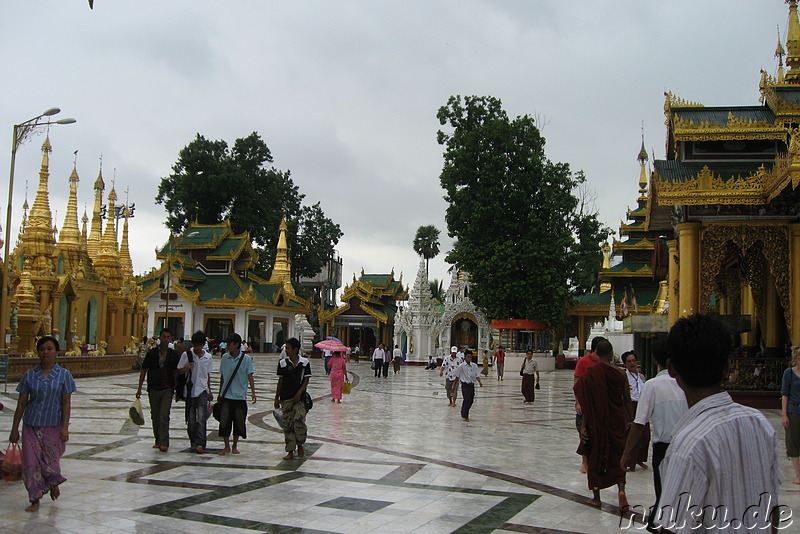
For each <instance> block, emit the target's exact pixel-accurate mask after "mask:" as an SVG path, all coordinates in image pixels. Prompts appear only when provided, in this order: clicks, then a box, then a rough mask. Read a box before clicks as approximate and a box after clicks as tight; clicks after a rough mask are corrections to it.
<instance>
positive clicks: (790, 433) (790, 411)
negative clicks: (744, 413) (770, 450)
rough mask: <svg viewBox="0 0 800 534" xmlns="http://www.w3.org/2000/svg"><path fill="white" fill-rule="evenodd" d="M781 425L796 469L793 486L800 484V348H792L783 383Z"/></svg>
mask: <svg viewBox="0 0 800 534" xmlns="http://www.w3.org/2000/svg"><path fill="white" fill-rule="evenodd" d="M781 424H782V425H783V428H784V429H785V430H786V456H788V457H789V459H790V460H791V461H792V467H793V468H794V480H793V481H792V483H793V484H800V347H798V346H795V347H792V366H791V367H789V368H788V369H786V370H785V371H784V372H783V380H782V381H781Z"/></svg>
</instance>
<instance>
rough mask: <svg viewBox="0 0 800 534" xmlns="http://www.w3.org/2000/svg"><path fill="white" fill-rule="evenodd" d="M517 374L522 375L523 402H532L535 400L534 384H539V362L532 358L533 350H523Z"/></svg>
mask: <svg viewBox="0 0 800 534" xmlns="http://www.w3.org/2000/svg"><path fill="white" fill-rule="evenodd" d="M519 374H520V375H522V396H523V397H525V404H530V403H533V401H534V400H536V386H538V385H539V363H538V362H537V361H536V360H534V359H533V351H532V350H530V349H528V350H527V351H526V352H525V359H524V360H522V369H520V370H519ZM534 375H536V380H535V382H534Z"/></svg>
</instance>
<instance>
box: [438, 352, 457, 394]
mask: <svg viewBox="0 0 800 534" xmlns="http://www.w3.org/2000/svg"><path fill="white" fill-rule="evenodd" d="M457 353H458V347H456V346H452V347H450V356H448V357H447V358H445V359H444V360H443V361H442V368H441V369H439V376H442V375H444V389H445V391H446V392H447V400H449V401H450V404H449V406H455V405H456V401H457V400H458V387H456V368H457V367H458V365H459V364H460V363H461V362H462V360H461V359H460V358H459V357H458V354H457Z"/></svg>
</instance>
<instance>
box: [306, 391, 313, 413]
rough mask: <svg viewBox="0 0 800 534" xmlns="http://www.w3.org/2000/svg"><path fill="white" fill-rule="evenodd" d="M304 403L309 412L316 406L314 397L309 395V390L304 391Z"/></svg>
mask: <svg viewBox="0 0 800 534" xmlns="http://www.w3.org/2000/svg"><path fill="white" fill-rule="evenodd" d="M303 404H304V405H305V407H306V411H307V412H308V411H309V410H311V408H313V407H314V399H312V398H311V395H309V393H308V391H304V392H303Z"/></svg>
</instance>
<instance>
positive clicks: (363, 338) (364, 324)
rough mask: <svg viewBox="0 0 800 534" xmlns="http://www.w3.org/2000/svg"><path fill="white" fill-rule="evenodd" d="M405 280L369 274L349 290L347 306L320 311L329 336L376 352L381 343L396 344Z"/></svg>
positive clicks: (347, 344) (323, 325) (392, 274)
mask: <svg viewBox="0 0 800 534" xmlns="http://www.w3.org/2000/svg"><path fill="white" fill-rule="evenodd" d="M407 298H408V293H407V292H406V290H405V289H404V288H403V277H402V276H400V279H399V280H395V278H394V270H392V272H391V273H390V274H365V273H364V270H363V269H362V270H361V276H359V278H358V279H356V277H355V275H353V283H352V284H350V285H348V286H345V288H344V293H343V294H342V296H341V299H340V300H341V301H342V302H344V304H343V305H341V306H339V307H336V308H332V309H323V308H322V307H320V308H319V310H318V317H319V323H320V326H321V327H322V328H323V330H325V334H326V335H329V336H336V337H338V338H339V339H340V340H341V341H342V343H344V344H345V345H346V346H348V347H353V346H361V348H362V349H363V350H368V349H370V348H375V347H376V346H377V344H378V343H385V344H386V345H387V346H389V345H391V344H392V339H393V333H394V325H395V316H396V315H397V310H398V306H397V302H398V301H402V300H406V299H407Z"/></svg>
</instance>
